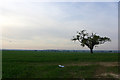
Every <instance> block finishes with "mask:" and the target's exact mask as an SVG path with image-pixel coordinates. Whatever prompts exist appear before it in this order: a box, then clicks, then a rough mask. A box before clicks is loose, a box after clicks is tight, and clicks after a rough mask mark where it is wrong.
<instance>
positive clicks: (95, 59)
mask: <svg viewBox="0 0 120 80" xmlns="http://www.w3.org/2000/svg"><path fill="white" fill-rule="evenodd" d="M2 60H3V63H2V64H3V74H2V76H3V78H95V77H97V76H96V75H98V76H100V74H102V73H114V74H118V66H117V65H116V66H104V65H100V64H98V63H99V62H104V63H108V62H109V63H114V62H118V53H94V54H90V53H79V52H41V51H3V54H2ZM59 64H61V65H64V66H65V67H64V68H59V67H58V65H59ZM102 77H105V78H107V77H109V78H112V77H114V76H110V75H108V76H102Z"/></svg>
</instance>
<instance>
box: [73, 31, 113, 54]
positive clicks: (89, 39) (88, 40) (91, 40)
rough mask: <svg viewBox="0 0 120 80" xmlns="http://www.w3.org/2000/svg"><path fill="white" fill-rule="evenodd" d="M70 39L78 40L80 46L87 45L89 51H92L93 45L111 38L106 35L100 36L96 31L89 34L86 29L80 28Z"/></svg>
mask: <svg viewBox="0 0 120 80" xmlns="http://www.w3.org/2000/svg"><path fill="white" fill-rule="evenodd" d="M72 41H79V42H80V43H81V46H83V47H84V46H87V47H88V48H89V49H90V50H91V53H93V48H94V46H96V45H99V44H104V43H105V42H107V41H111V40H110V38H108V37H101V36H99V35H97V34H96V33H92V34H90V35H89V34H88V33H87V32H86V30H82V31H80V32H77V35H76V36H73V39H72Z"/></svg>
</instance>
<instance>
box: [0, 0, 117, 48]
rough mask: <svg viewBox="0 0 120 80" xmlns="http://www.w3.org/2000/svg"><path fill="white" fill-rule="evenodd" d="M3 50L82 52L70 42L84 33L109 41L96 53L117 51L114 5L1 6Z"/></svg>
mask: <svg viewBox="0 0 120 80" xmlns="http://www.w3.org/2000/svg"><path fill="white" fill-rule="evenodd" d="M0 10H1V13H2V14H0V17H1V18H2V22H1V26H0V27H2V43H3V49H70V50H71V49H72V50H83V49H88V48H87V47H85V48H83V47H81V46H80V44H79V43H78V42H72V41H71V39H72V37H73V36H74V35H76V32H77V31H80V30H83V29H85V30H87V31H88V32H89V33H91V32H95V33H97V34H98V35H100V36H107V37H110V38H111V40H112V42H107V43H105V44H102V45H100V46H99V47H96V48H95V49H96V50H111V49H112V50H117V49H118V21H117V20H118V16H117V15H118V4H117V2H33V1H30V0H25V1H24V0H22V1H20V2H15V1H11V2H10V1H9V2H6V3H5V4H3V5H2V4H1V5H0Z"/></svg>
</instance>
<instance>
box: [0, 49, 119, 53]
mask: <svg viewBox="0 0 120 80" xmlns="http://www.w3.org/2000/svg"><path fill="white" fill-rule="evenodd" d="M2 50H12V51H47V52H90V51H89V50H54V49H53V50H24V49H2ZM94 52H96V53H118V52H119V53H120V51H118V50H94Z"/></svg>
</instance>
